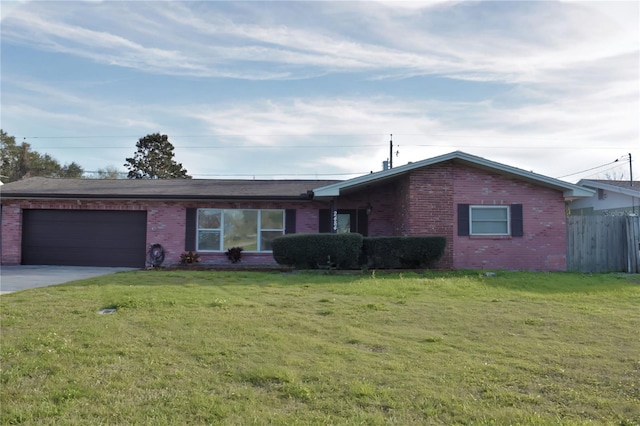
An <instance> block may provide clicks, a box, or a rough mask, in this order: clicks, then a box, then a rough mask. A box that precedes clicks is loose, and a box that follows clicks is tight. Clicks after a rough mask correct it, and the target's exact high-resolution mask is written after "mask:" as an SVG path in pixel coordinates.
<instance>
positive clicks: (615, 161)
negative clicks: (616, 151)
mask: <svg viewBox="0 0 640 426" xmlns="http://www.w3.org/2000/svg"><path fill="white" fill-rule="evenodd" d="M619 160H620V159H619V158H618V159H616V160H614V161H612V162H610V163H607V164H603V165H601V166H596V167H592V168H590V169H586V170H581V171H579V172H575V173H571V174H568V175H564V176H560V177H558V178H556V179H562V178H565V177H568V176H573V175H578V174H580V173H585V172H590V171H591V170H596V169H599V168H602V167H606V166H610V165H611V164H614V163H617V162H618V161H619ZM626 162H627V163H628V161H626ZM623 163H624V161H623ZM621 164H622V163H621ZM616 167H617V166H616ZM613 168H615V167H613ZM608 170H611V169H608ZM598 173H602V172H598Z"/></svg>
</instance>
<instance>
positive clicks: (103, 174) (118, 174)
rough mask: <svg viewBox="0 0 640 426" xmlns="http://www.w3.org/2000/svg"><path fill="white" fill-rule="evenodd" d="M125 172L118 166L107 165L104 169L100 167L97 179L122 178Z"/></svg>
mask: <svg viewBox="0 0 640 426" xmlns="http://www.w3.org/2000/svg"><path fill="white" fill-rule="evenodd" d="M124 173H125V172H122V171H120V169H118V168H117V167H116V166H107V167H105V168H104V169H98V171H97V174H98V176H97V177H96V178H97V179H122V176H123V175H124Z"/></svg>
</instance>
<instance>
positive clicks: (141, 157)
mask: <svg viewBox="0 0 640 426" xmlns="http://www.w3.org/2000/svg"><path fill="white" fill-rule="evenodd" d="M136 147H137V148H138V150H137V151H136V153H135V154H134V156H133V157H132V158H127V162H126V163H125V164H124V165H125V167H126V168H128V169H129V173H128V174H127V177H128V178H129V179H172V178H182V179H191V176H189V175H187V170H186V169H185V168H184V167H182V164H180V163H176V162H175V160H174V159H173V156H174V154H173V145H172V144H171V142H169V138H168V136H167V135H161V134H160V133H153V134H150V135H147V136H145V137H143V138H140V139H138V142H137V143H136Z"/></svg>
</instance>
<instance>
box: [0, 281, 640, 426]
mask: <svg viewBox="0 0 640 426" xmlns="http://www.w3.org/2000/svg"><path fill="white" fill-rule="evenodd" d="M103 308H116V309H117V310H116V312H115V313H114V314H106V315H101V314H98V311H99V310H100V309H103ZM0 320H1V332H2V334H1V341H0V343H1V349H0V361H1V366H0V367H1V375H0V386H1V390H0V410H1V411H0V412H1V414H2V418H1V421H2V424H19V423H24V424H39V425H40V424H149V425H158V424H176V425H184V424H238V425H244V424H318V425H324V424H401V425H406V424H472V423H473V424H615V425H624V424H627V425H631V424H639V423H640V331H639V330H640V277H638V276H628V275H622V274H610V275H581V274H568V273H566V274H565V273H556V274H545V273H510V272H509V273H508V272H499V273H498V274H497V276H495V277H485V276H483V275H481V274H480V273H479V272H457V273H426V274H423V275H420V274H380V273H378V274H375V273H374V274H372V273H368V274H362V275H359V274H358V275H322V274H319V273H316V274H311V273H310V274H303V273H301V274H296V273H279V272H273V273H257V272H210V271H136V272H127V273H118V274H115V275H111V276H105V277H101V278H96V279H89V280H84V281H78V282H74V283H70V284H66V285H61V286H55V287H48V288H39V289H34V290H28V291H24V292H18V293H13V294H8V295H3V296H1V297H0Z"/></svg>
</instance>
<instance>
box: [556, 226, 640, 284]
mask: <svg viewBox="0 0 640 426" xmlns="http://www.w3.org/2000/svg"><path fill="white" fill-rule="evenodd" d="M639 240H640V217H638V216H570V217H569V218H568V220H567V269H568V270H569V271H580V272H628V273H632V274H635V273H639V272H640V259H639V258H640V252H639V250H640V243H639Z"/></svg>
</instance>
